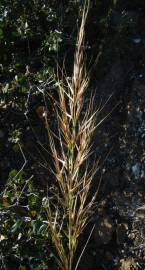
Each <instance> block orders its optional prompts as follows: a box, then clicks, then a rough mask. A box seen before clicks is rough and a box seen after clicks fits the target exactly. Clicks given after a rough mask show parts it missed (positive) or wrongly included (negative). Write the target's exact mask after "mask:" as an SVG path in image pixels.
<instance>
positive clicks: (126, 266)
mask: <svg viewBox="0 0 145 270" xmlns="http://www.w3.org/2000/svg"><path fill="white" fill-rule="evenodd" d="M134 265H135V261H134V259H133V258H131V257H129V258H127V259H123V260H121V261H120V268H119V270H132V267H133V266H134Z"/></svg>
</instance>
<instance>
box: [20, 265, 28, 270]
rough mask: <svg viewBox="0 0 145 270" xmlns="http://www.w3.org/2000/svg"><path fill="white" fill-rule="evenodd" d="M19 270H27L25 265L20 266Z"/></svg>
mask: <svg viewBox="0 0 145 270" xmlns="http://www.w3.org/2000/svg"><path fill="white" fill-rule="evenodd" d="M19 270H27V268H26V266H25V265H20V267H19Z"/></svg>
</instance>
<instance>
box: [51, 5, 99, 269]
mask: <svg viewBox="0 0 145 270" xmlns="http://www.w3.org/2000/svg"><path fill="white" fill-rule="evenodd" d="M87 14H88V6H85V7H84V9H83V14H82V21H81V26H80V29H79V33H78V37H77V42H76V51H75V55H74V68H73V74H72V77H71V78H68V77H67V76H65V74H64V72H63V74H62V78H61V80H60V79H57V86H58V100H57V102H56V115H57V124H58V135H54V133H53V132H52V130H51V129H50V127H49V123H48V120H47V119H46V128H47V131H48V136H49V141H50V148H51V152H52V158H53V163H54V169H53V174H54V177H55V180H56V183H55V184H56V186H57V192H55V194H54V196H52V197H53V199H52V200H51V199H49V204H48V223H49V230H50V234H51V238H52V242H53V245H54V247H55V249H56V251H57V256H56V260H57V263H58V265H59V267H60V269H63V270H72V269H73V270H74V269H75V270H76V269H78V265H79V262H80V258H81V255H82V254H81V255H80V258H79V260H78V262H77V263H74V258H75V254H76V250H77V247H78V240H79V236H80V235H81V234H82V232H83V230H84V228H85V227H86V225H87V224H88V222H89V220H90V217H91V215H92V211H93V209H94V202H95V198H96V195H97V188H96V191H95V192H94V193H93V194H92V195H91V193H90V190H91V187H92V179H93V177H94V174H95V172H96V169H97V162H94V163H93V164H92V162H91V166H90V165H89V159H90V154H91V139H92V136H93V134H94V130H95V129H96V127H97V126H98V125H97V124H96V114H97V113H98V112H99V111H97V112H96V111H93V99H91V100H90V102H89V104H88V107H87V108H85V112H84V113H83V114H82V110H84V109H83V108H84V97H85V93H86V90H87V89H88V86H89V81H90V76H89V72H87V70H86V66H85V56H84V33H85V23H86V19H87ZM57 78H58V76H57ZM84 248H85V247H84ZM83 250H84V249H83ZM82 253H83V251H82Z"/></svg>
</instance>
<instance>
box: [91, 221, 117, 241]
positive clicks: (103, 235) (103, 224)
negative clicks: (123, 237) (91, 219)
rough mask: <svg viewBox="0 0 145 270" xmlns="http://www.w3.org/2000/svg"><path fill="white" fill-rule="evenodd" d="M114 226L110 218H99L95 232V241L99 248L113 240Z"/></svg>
mask: <svg viewBox="0 0 145 270" xmlns="http://www.w3.org/2000/svg"><path fill="white" fill-rule="evenodd" d="M113 232H114V224H113V221H112V219H111V218H110V217H109V216H103V217H99V218H98V220H97V222H96V227H95V230H94V239H95V242H96V245H97V246H101V245H106V244H108V243H109V242H110V240H111V239H112V235H113Z"/></svg>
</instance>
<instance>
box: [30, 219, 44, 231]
mask: <svg viewBox="0 0 145 270" xmlns="http://www.w3.org/2000/svg"><path fill="white" fill-rule="evenodd" d="M42 224H43V222H42V221H41V220H39V219H37V220H33V221H32V228H33V233H34V234H39V233H40V231H39V230H40V228H41V226H42Z"/></svg>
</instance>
